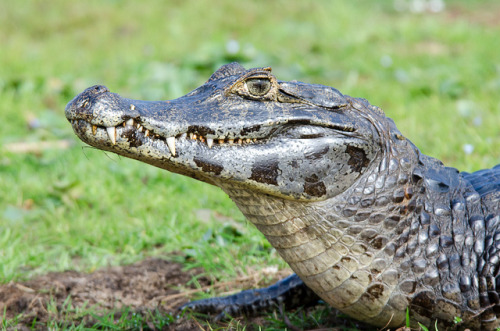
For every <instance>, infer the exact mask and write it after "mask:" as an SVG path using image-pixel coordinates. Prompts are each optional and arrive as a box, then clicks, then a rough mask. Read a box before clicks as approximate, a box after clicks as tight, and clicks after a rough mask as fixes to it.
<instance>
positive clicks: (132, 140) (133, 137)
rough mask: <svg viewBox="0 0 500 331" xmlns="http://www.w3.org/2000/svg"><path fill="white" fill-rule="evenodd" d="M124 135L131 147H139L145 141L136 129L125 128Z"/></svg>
mask: <svg viewBox="0 0 500 331" xmlns="http://www.w3.org/2000/svg"><path fill="white" fill-rule="evenodd" d="M123 136H124V137H125V138H127V140H128V143H129V144H130V147H139V146H141V145H142V144H143V143H144V142H143V141H142V139H141V137H140V136H139V133H138V132H137V131H136V130H135V129H130V130H125V131H124V132H123Z"/></svg>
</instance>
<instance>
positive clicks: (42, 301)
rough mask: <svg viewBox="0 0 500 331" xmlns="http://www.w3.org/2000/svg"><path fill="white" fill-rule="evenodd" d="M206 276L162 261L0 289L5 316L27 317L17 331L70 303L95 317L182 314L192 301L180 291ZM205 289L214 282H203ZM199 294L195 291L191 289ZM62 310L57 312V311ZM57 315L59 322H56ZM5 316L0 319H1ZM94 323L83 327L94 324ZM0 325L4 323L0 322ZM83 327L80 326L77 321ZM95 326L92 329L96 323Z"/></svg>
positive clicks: (184, 324) (192, 325)
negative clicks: (112, 312) (120, 313)
mask: <svg viewBox="0 0 500 331" xmlns="http://www.w3.org/2000/svg"><path fill="white" fill-rule="evenodd" d="M201 272H202V270H199V269H193V270H190V271H188V272H186V271H183V267H182V265H181V264H178V263H174V262H170V261H166V260H162V259H159V258H151V259H147V260H144V261H141V262H138V263H135V264H132V265H127V266H119V267H110V268H106V269H102V270H98V271H96V272H93V273H90V274H86V273H82V272H76V271H65V272H54V273H49V274H46V275H43V276H39V277H37V278H34V279H32V280H29V281H26V282H19V283H15V282H11V283H8V284H4V285H1V286H0V312H4V311H5V315H6V317H7V319H11V318H14V317H16V316H18V315H19V314H23V315H22V317H21V319H20V323H19V324H17V325H16V329H20V330H22V329H30V328H31V326H32V325H33V321H36V325H40V326H42V325H45V326H46V323H47V322H48V321H49V320H53V319H54V317H56V319H57V318H58V317H59V316H57V312H61V311H63V310H64V307H67V305H68V301H67V299H68V297H70V298H71V305H72V307H73V308H82V307H83V308H85V307H86V308H90V307H95V308H97V309H95V310H94V311H99V310H102V311H109V310H116V311H118V310H119V309H120V308H124V307H129V309H130V310H131V311H139V312H144V311H148V310H149V311H155V310H157V311H160V312H161V313H171V314H174V315H175V314H177V313H178V312H177V307H179V306H180V305H181V304H183V303H185V302H187V301H188V299H189V298H188V297H187V296H186V295H185V294H183V293H180V290H179V289H183V290H182V291H183V292H185V291H186V289H187V290H188V292H189V288H186V284H188V282H189V281H190V280H191V279H192V277H193V276H194V275H197V274H200V273H201ZM198 282H199V284H200V285H201V286H207V285H209V283H210V282H209V280H208V279H207V278H204V277H200V278H198ZM192 288H193V289H194V287H192ZM55 308H57V309H55ZM54 315H56V316H54ZM1 316H2V315H0V317H1ZM90 318H91V317H86V319H87V320H85V318H83V317H82V320H81V321H80V322H83V323H85V324H89V323H91V322H92V321H89V320H88V319H90ZM0 320H1V318H0ZM75 322H77V323H78V321H75ZM91 324H92V323H91ZM170 327H171V328H173V329H175V330H190V329H196V330H200V328H199V324H197V323H196V322H195V321H189V320H184V321H182V320H181V321H178V322H177V324H176V325H175V326H170Z"/></svg>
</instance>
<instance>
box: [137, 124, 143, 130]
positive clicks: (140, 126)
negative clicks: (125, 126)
mask: <svg viewBox="0 0 500 331" xmlns="http://www.w3.org/2000/svg"><path fill="white" fill-rule="evenodd" d="M142 128H143V126H142V125H140V124H138V125H137V130H138V131H139V132H142Z"/></svg>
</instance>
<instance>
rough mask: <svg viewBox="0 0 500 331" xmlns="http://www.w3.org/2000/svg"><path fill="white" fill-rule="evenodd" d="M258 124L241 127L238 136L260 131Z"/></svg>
mask: <svg viewBox="0 0 500 331" xmlns="http://www.w3.org/2000/svg"><path fill="white" fill-rule="evenodd" d="M260 127H261V126H260V125H254V126H250V127H247V128H243V129H241V131H240V136H241V137H245V136H246V135H247V134H248V133H251V132H256V131H260Z"/></svg>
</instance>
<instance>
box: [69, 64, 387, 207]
mask: <svg viewBox="0 0 500 331" xmlns="http://www.w3.org/2000/svg"><path fill="white" fill-rule="evenodd" d="M65 112H66V117H67V118H68V120H69V121H70V122H71V124H72V126H73V129H74V131H75V132H76V134H77V135H78V136H79V137H80V138H81V139H82V140H83V141H84V142H86V143H88V144H89V145H92V146H94V147H97V148H99V149H103V150H107V151H111V152H114V153H117V154H120V155H124V156H127V157H130V158H133V159H137V160H140V161H143V162H146V163H149V164H152V165H154V166H157V167H160V168H163V169H166V170H168V171H172V172H175V173H180V174H183V175H187V176H190V177H193V178H196V179H199V180H202V181H205V182H208V183H211V184H214V185H218V186H224V183H233V184H237V185H240V186H242V187H243V188H247V189H249V190H252V191H253V192H261V193H263V194H268V195H272V196H275V197H280V198H285V199H294V200H304V201H311V200H325V199H327V198H329V197H332V196H335V195H338V194H339V193H340V192H343V191H345V190H346V188H348V187H350V186H351V185H352V184H353V182H355V181H356V180H357V179H358V178H359V177H360V176H362V175H363V173H365V172H366V171H367V169H368V168H369V167H370V165H371V164H372V163H373V160H375V159H376V158H377V156H378V155H380V154H381V153H382V152H383V150H384V144H383V138H382V135H383V132H385V130H383V129H381V127H380V126H381V124H380V123H382V121H380V120H379V119H378V117H380V118H384V119H385V117H384V116H383V113H382V112H381V111H380V110H379V109H378V108H376V107H373V106H370V105H369V104H368V103H366V102H364V101H363V100H361V99H354V98H350V97H348V96H344V95H342V94H341V93H340V92H339V91H338V90H336V89H334V88H331V87H326V86H322V85H311V84H305V83H301V82H296V81H291V82H283V81H278V80H277V79H276V78H275V77H274V76H273V75H272V73H271V69H270V68H255V69H250V70H245V69H244V68H243V67H242V66H240V65H239V64H237V63H232V64H228V65H225V66H223V67H221V68H220V69H219V70H217V71H216V72H215V73H214V74H213V75H212V76H211V77H210V79H209V80H208V81H207V82H206V83H205V84H203V85H202V86H200V87H198V88H197V89H195V90H194V91H192V92H190V93H188V94H187V95H185V96H183V97H180V98H178V99H175V100H171V101H140V100H132V99H128V98H124V97H121V96H120V95H118V94H115V93H111V92H110V91H109V90H108V89H107V88H106V87H105V86H93V87H90V88H88V89H86V90H85V91H84V92H83V93H81V94H79V95H78V96H76V97H75V98H74V99H73V100H72V101H71V102H70V103H69V104H68V105H67V106H66V110H65Z"/></svg>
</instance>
